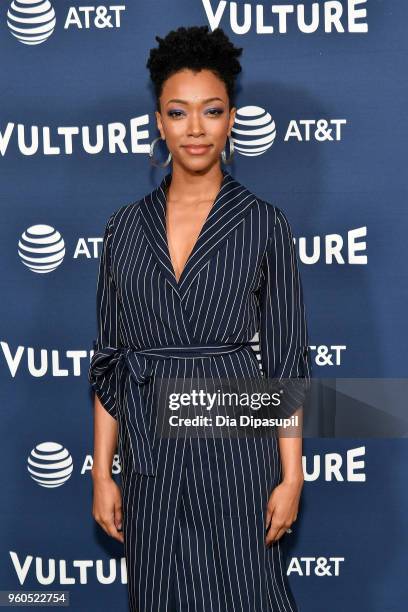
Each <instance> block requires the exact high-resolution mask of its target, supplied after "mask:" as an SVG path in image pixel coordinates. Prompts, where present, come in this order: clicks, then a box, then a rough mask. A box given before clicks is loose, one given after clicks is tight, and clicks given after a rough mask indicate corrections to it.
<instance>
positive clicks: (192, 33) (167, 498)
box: [89, 26, 310, 612]
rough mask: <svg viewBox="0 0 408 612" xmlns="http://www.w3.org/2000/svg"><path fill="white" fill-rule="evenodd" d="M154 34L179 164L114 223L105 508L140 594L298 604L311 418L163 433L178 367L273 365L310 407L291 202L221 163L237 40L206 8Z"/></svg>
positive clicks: (167, 606) (103, 277)
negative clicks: (202, 21)
mask: <svg viewBox="0 0 408 612" xmlns="http://www.w3.org/2000/svg"><path fill="white" fill-rule="evenodd" d="M156 40H157V41H158V42H159V46H158V48H155V49H152V50H151V52H150V57H149V60H148V63H147V67H148V68H149V69H150V74H151V78H152V81H153V84H154V87H155V93H156V99H157V111H156V118H157V126H158V129H159V131H160V135H161V138H162V139H163V140H165V141H166V144H167V148H168V150H169V158H168V162H169V161H170V160H171V162H172V172H171V173H168V174H167V175H166V176H165V177H164V178H163V180H162V182H161V184H160V185H159V186H158V187H157V188H156V189H154V190H153V191H152V192H151V193H150V194H148V195H146V196H145V197H144V198H142V199H141V200H140V201H138V202H135V203H132V204H128V205H124V206H122V207H121V208H119V209H118V210H117V211H115V212H114V213H113V214H112V215H111V217H110V218H109V220H108V223H107V226H106V230H105V235H104V240H103V250H102V255H101V262H100V268H99V275H98V285H97V304H98V310H97V314H98V336H97V340H96V342H95V343H94V347H95V353H94V355H93V357H92V361H91V366H90V370H89V380H90V383H91V385H92V387H93V388H94V390H95V392H96V395H95V449H94V465H93V470H92V475H93V483H94V505H93V515H94V517H95V519H96V520H97V522H98V523H99V524H100V525H101V526H102V527H103V528H104V530H105V531H106V532H107V533H108V534H109V535H111V536H112V537H114V538H117V539H118V540H120V541H121V542H123V543H124V548H125V557H126V565H127V572H128V593H129V604H130V609H131V610H132V611H137V612H147V611H150V612H165V611H166V612H172V611H176V610H190V611H191V612H193V611H194V612H208V611H210V610H214V611H218V612H232V611H238V610H240V611H242V612H266V611H269V612H272V611H273V612H277V611H286V612H287V611H292V612H293V611H294V610H297V607H296V603H295V601H294V598H293V595H292V593H291V590H290V587H289V584H288V582H287V578H286V572H285V558H284V553H283V549H282V546H281V540H282V542H284V540H285V537H288V536H286V535H285V536H284V537H283V538H282V536H283V535H284V534H285V533H286V531H287V530H289V527H290V525H292V523H293V522H294V521H295V520H296V517H297V512H298V504H299V497H300V494H301V488H302V485H303V472H302V464H301V453H302V448H301V444H302V439H301V436H297V437H293V436H292V437H288V436H287V435H283V436H282V435H278V436H277V435H276V434H274V435H271V436H250V435H248V436H247V437H244V438H243V437H241V438H238V437H237V438H234V439H231V438H230V439H228V437H225V436H224V437H222V436H221V437H218V438H215V437H212V438H211V437H210V439H208V438H203V437H202V436H201V437H200V436H196V437H193V436H192V435H190V436H188V435H182V434H180V435H178V434H177V436H176V437H175V436H171V435H168V436H161V437H160V435H158V433H159V429H160V426H159V411H160V409H159V400H158V395H157V386H158V385H159V387H163V385H164V384H168V381H169V379H175V378H177V379H179V380H180V379H182V380H184V381H186V380H193V381H195V382H197V383H198V386H199V385H200V381H201V386H202V387H205V384H206V383H207V382H208V381H211V380H215V379H216V378H218V377H220V378H223V379H225V378H229V379H235V378H236V377H242V378H246V379H249V378H250V379H255V380H256V381H258V382H259V381H260V380H262V378H265V377H267V378H268V379H269V378H275V377H277V378H278V379H279V380H280V381H281V382H282V386H281V389H280V390H281V391H285V390H286V391H287V390H289V394H287V395H286V396H284V397H286V398H292V400H293V398H295V399H294V400H293V401H295V403H296V406H294V405H293V401H292V402H290V401H288V399H287V400H286V401H287V403H286V404H285V403H284V402H282V410H283V409H284V408H285V410H286V412H285V414H294V413H295V414H297V415H299V414H300V412H301V405H300V404H301V399H302V398H303V396H302V394H301V393H300V394H299V393H297V392H295V393H292V395H291V394H290V392H291V390H290V388H286V387H285V385H284V384H283V381H284V379H298V380H302V379H303V380H304V381H306V382H307V381H308V380H309V376H310V357H309V352H308V346H307V344H308V342H307V340H308V339H307V329H306V323H305V312H304V305H303V299H302V287H301V281H300V278H299V272H298V267H297V261H296V256H295V252H294V246H293V236H292V233H291V229H290V226H289V223H288V220H287V218H286V216H285V215H284V213H283V212H282V211H281V210H280V209H279V208H277V207H276V206H272V205H271V204H268V203H266V202H264V201H262V200H261V199H259V198H257V197H256V196H255V195H253V194H252V193H251V192H250V191H249V190H248V189H247V188H246V187H245V186H243V185H242V184H241V183H239V182H238V181H237V180H236V179H234V178H233V177H232V176H231V174H230V173H228V172H227V171H226V170H225V169H223V168H221V163H220V162H221V158H222V159H223V161H224V163H225V162H227V161H228V159H227V156H226V153H225V150H224V147H225V144H226V140H227V138H230V133H231V129H232V126H233V124H234V118H235V112H236V108H235V107H234V106H233V100H234V87H235V78H236V75H237V74H238V73H239V71H240V70H241V67H240V64H239V62H238V59H237V57H238V56H239V55H240V53H241V51H242V49H237V48H234V47H233V45H232V44H231V42H230V41H229V40H228V38H227V37H226V35H225V34H224V32H223V31H222V30H221V29H217V30H214V31H213V32H212V33H209V32H208V27H207V26H203V27H190V28H183V27H181V28H179V29H178V30H177V31H172V32H170V33H169V34H168V35H167V36H166V37H165V38H164V39H161V38H160V37H156ZM155 143H156V141H155V142H154V144H155ZM230 143H231V140H230ZM231 144H232V143H231ZM256 332H259V342H260V349H261V365H262V372H261V371H260V368H259V363H258V360H257V358H256V355H255V352H254V350H253V348H252V347H251V345H250V341H251V340H252V338H253V337H254V335H255V334H256ZM164 381H166V383H164ZM165 390H168V387H166V388H165ZM298 390H299V389H298ZM161 391H163V389H161ZM292 391H294V390H293V389H292ZM295 391H296V390H295ZM295 407H296V412H295V411H294V408H295ZM117 437H118V441H119V456H120V460H121V470H122V487H121V489H120V488H119V487H118V486H117V485H116V483H115V482H114V481H113V479H112V478H111V466H112V459H113V454H114V452H115V449H116V441H117ZM282 470H283V478H282ZM122 529H123V531H122Z"/></svg>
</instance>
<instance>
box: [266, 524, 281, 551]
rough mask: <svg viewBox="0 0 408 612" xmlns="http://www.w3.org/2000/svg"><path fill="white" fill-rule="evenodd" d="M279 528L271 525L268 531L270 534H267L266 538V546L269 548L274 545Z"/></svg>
mask: <svg viewBox="0 0 408 612" xmlns="http://www.w3.org/2000/svg"><path fill="white" fill-rule="evenodd" d="M278 529H279V528H278V527H276V526H275V525H273V524H272V525H271V527H270V528H269V530H268V533H267V534H266V538H265V544H266V545H267V546H269V545H270V544H272V542H273V541H274V539H275V536H276V534H277V533H278Z"/></svg>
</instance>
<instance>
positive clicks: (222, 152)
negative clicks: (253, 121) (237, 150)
mask: <svg viewBox="0 0 408 612" xmlns="http://www.w3.org/2000/svg"><path fill="white" fill-rule="evenodd" d="M228 140H229V150H230V155H229V158H228V159H227V154H226V153H225V147H224V149H223V150H222V151H221V158H222V161H223V163H224V164H230V163H231V160H232V158H233V157H234V141H233V139H232V138H231V136H228Z"/></svg>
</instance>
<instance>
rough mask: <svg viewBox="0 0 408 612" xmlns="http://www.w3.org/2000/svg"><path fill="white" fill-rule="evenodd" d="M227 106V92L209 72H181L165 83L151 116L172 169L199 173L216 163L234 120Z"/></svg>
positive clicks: (219, 81) (221, 83) (233, 112)
mask: <svg viewBox="0 0 408 612" xmlns="http://www.w3.org/2000/svg"><path fill="white" fill-rule="evenodd" d="M228 104H229V99H228V94H227V88H226V86H225V84H224V82H223V81H221V79H219V78H218V77H217V76H216V75H215V74H214V73H213V72H211V70H206V69H203V70H201V71H200V72H193V71H192V70H189V69H183V70H180V71H179V72H177V73H176V74H173V75H172V76H170V77H169V78H168V79H167V80H166V81H165V83H164V85H163V90H162V95H161V96H160V109H161V113H159V112H157V111H156V113H155V114H156V120H157V127H158V129H159V131H160V134H161V137H162V138H164V139H165V140H166V145H167V148H168V149H169V151H170V152H171V153H172V158H173V165H174V164H180V165H181V166H182V167H184V168H185V169H186V170H190V171H199V170H205V169H206V168H209V167H211V166H213V165H214V164H215V163H219V161H220V155H221V151H222V150H223V149H224V147H225V146H226V140H227V137H228V135H230V133H231V128H232V126H233V124H234V120H235V113H236V108H235V107H234V108H232V109H231V111H229V108H228ZM193 145H194V146H193ZM198 145H200V147H201V148H198ZM189 147H191V148H189ZM228 150H229V149H228V146H227V155H228Z"/></svg>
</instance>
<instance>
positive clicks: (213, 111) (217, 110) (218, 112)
mask: <svg viewBox="0 0 408 612" xmlns="http://www.w3.org/2000/svg"><path fill="white" fill-rule="evenodd" d="M223 112H224V111H223V109H222V108H210V109H209V110H208V113H209V114H210V115H212V116H213V117H217V116H218V115H222V113H223Z"/></svg>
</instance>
